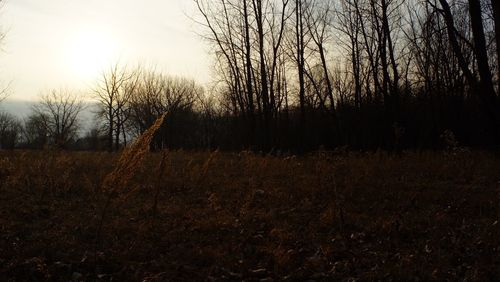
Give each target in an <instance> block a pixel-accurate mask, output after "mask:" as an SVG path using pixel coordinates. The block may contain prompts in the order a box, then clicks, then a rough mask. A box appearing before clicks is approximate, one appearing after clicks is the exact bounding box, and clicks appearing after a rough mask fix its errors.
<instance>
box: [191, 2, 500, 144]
mask: <svg viewBox="0 0 500 282" xmlns="http://www.w3.org/2000/svg"><path fill="white" fill-rule="evenodd" d="M195 2H196V4H197V5H198V8H199V11H200V14H201V16H202V18H203V21H202V23H201V24H202V25H204V27H205V30H206V33H205V35H206V39H207V40H209V41H210V42H211V43H212V46H213V51H214V52H213V53H214V56H215V58H216V61H217V64H216V66H217V71H218V74H219V78H220V84H219V91H218V92H219V93H220V94H221V95H222V97H221V105H222V106H223V107H224V108H225V109H226V110H227V113H228V116H231V117H232V118H233V123H234V128H233V130H234V131H233V132H234V133H235V134H233V136H235V138H240V142H239V143H240V144H245V145H247V146H249V147H255V146H256V147H260V148H267V149H269V148H282V147H291V148H305V149H309V148H316V147H318V146H321V145H324V146H327V147H334V146H338V145H349V146H351V147H357V148H379V147H385V148H396V149H399V148H403V147H420V148H421V147H437V146H439V145H440V143H441V141H440V139H441V136H442V134H443V132H453V133H454V134H455V135H456V136H457V138H458V139H459V140H460V141H461V142H462V143H464V144H466V145H472V146H482V147H485V146H487V147H491V146H495V147H496V146H497V144H500V143H499V139H498V130H499V124H500V123H499V120H500V119H499V108H498V102H497V100H498V93H497V85H498V80H499V75H498V73H499V71H500V69H499V63H498V60H499V58H500V57H499V53H500V44H499V43H498V40H499V37H498V36H497V34H498V33H499V32H500V24H499V21H500V12H499V7H498V6H500V4H499V3H498V1H482V2H481V1H480V0H456V1H455V0H452V1H446V0H424V1H420V0H419V1H416V0H337V1H329V0H251V1H250V0H196V1H195Z"/></svg>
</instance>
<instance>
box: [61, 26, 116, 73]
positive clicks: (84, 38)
mask: <svg viewBox="0 0 500 282" xmlns="http://www.w3.org/2000/svg"><path fill="white" fill-rule="evenodd" d="M66 50H67V54H66V56H67V58H66V62H67V63H68V64H69V67H70V68H71V69H72V71H73V73H74V74H75V75H76V76H77V77H78V78H79V79H83V80H88V79H92V78H95V77H96V76H97V75H99V73H100V72H101V71H102V70H103V69H105V68H106V67H108V66H109V65H111V64H112V63H113V60H115V59H116V43H115V41H114V40H113V38H112V36H111V35H110V34H106V33H104V32H102V31H99V30H91V29H88V30H81V31H78V32H76V33H74V34H73V35H72V36H71V37H70V39H69V40H68V46H67V49H66Z"/></svg>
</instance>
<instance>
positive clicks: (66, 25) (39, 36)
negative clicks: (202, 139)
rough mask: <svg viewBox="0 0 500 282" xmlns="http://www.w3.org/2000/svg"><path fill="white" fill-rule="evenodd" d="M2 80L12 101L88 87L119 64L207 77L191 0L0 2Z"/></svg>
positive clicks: (202, 79) (207, 61) (207, 62)
mask: <svg viewBox="0 0 500 282" xmlns="http://www.w3.org/2000/svg"><path fill="white" fill-rule="evenodd" d="M2 1H3V5H2V7H1V8H0V27H1V28H2V30H3V31H4V32H5V33H6V37H5V39H4V41H3V43H2V46H1V47H2V49H3V51H2V52H0V83H2V84H4V85H6V84H7V83H10V92H11V96H10V98H9V99H11V100H28V101H33V100H35V99H36V98H37V97H38V96H39V95H40V94H41V93H43V92H44V91H48V90H49V89H53V88H56V89H57V88H68V89H75V90H77V91H82V92H84V93H85V92H88V89H90V88H91V87H92V84H93V83H94V82H95V81H96V80H97V79H98V76H99V75H100V74H101V73H102V71H103V70H104V69H106V68H108V67H109V66H110V65H111V64H113V63H115V62H120V63H121V64H127V65H130V66H133V65H137V64H139V63H140V64H142V65H146V66H149V67H155V68H156V69H157V70H161V71H163V72H165V73H168V74H172V75H179V76H188V77H191V78H195V79H196V80H198V81H199V82H201V83H206V82H208V81H209V65H210V59H209V55H208V53H207V51H208V49H207V46H206V45H205V44H204V41H203V39H202V38H201V37H200V35H198V33H197V29H199V26H197V24H196V23H195V22H194V21H193V20H192V19H190V17H191V16H192V15H194V14H196V10H195V7H194V5H193V1H191V0H140V1H139V0H43V1H41V0H2Z"/></svg>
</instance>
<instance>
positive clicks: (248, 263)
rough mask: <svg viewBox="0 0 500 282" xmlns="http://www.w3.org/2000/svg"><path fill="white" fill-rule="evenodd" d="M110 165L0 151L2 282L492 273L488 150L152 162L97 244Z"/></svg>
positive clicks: (494, 165) (104, 159)
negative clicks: (396, 154)
mask: <svg viewBox="0 0 500 282" xmlns="http://www.w3.org/2000/svg"><path fill="white" fill-rule="evenodd" d="M164 154H166V157H165V155H164ZM117 157H118V156H117V155H115V154H110V153H64V152H51V153H47V152H10V153H8V152H3V153H1V158H0V159H1V162H0V180H1V181H0V183H1V186H0V189H1V190H0V191H1V193H0V228H1V232H0V249H1V250H2V252H1V254H0V279H1V280H3V281H9V280H10V281H14V280H15V281H35V280H37V281H45V280H52V281H68V280H69V279H73V280H75V281H77V280H88V281H91V280H92V281H93V280H94V279H97V280H99V281H111V279H113V281H116V280H120V281H121V280H136V281H137V280H144V281H165V280H173V281H197V280H203V281H206V280H216V281H235V280H246V281H259V280H260V281H271V279H274V281H278V280H288V281H304V280H308V279H312V280H315V281H331V280H346V281H347V280H349V279H356V280H358V279H359V280H362V281H367V280H405V281H409V280H417V279H419V280H460V279H467V280H470V281H486V280H495V279H497V278H498V277H499V275H500V272H499V268H498V265H499V263H500V261H499V258H500V240H499V238H500V229H499V228H500V224H499V223H498V219H499V206H498V200H499V199H498V197H499V190H498V189H499V186H498V185H499V184H498V183H499V181H500V179H499V175H500V171H499V169H500V163H499V160H498V158H497V157H495V156H492V155H490V154H488V153H482V152H467V151H466V150H455V151H447V152H444V153H432V152H427V153H412V152H408V153H404V154H402V155H401V156H399V157H398V156H394V155H389V154H387V153H384V152H377V153H355V152H341V151H338V152H317V153H314V154H309V155H307V156H303V157H295V156H283V157H276V156H264V155H255V154H252V153H250V152H242V153H239V154H237V153H218V152H213V153H202V152H184V151H170V152H162V153H155V154H147V156H146V158H145V161H144V163H143V164H142V165H141V166H139V167H136V168H134V169H133V170H132V171H129V172H130V173H132V176H133V178H131V180H130V181H129V182H128V183H126V184H125V185H124V186H120V187H115V190H114V192H115V193H116V195H115V196H113V201H112V202H111V205H109V210H108V213H107V216H106V219H105V220H104V224H103V225H102V232H101V237H100V239H99V241H98V242H99V244H98V245H96V233H97V229H98V226H99V223H100V218H101V214H102V208H103V206H104V204H105V202H106V201H107V198H108V194H107V193H106V190H104V188H103V186H102V185H101V184H102V183H103V181H104V179H105V178H106V175H107V174H108V173H110V172H111V171H112V169H113V167H114V166H115V165H114V163H116V162H117V161H118V159H117ZM162 159H163V161H162ZM121 177H125V175H122V176H121ZM159 179H160V180H159ZM117 184H124V183H123V182H117ZM157 191H159V194H157ZM155 201H156V202H157V203H156V205H157V206H156V209H155V208H154V206H155Z"/></svg>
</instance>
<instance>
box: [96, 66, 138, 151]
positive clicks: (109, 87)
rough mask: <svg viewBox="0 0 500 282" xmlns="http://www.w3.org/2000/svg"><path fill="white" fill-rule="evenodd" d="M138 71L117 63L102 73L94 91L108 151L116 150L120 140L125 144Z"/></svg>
mask: <svg viewBox="0 0 500 282" xmlns="http://www.w3.org/2000/svg"><path fill="white" fill-rule="evenodd" d="M139 73H140V69H139V68H137V69H136V70H134V71H131V70H129V69H127V68H126V67H122V66H121V65H119V64H118V63H117V64H115V65H113V66H112V67H111V68H110V69H109V70H108V71H107V72H104V73H103V74H102V76H101V79H100V80H99V81H98V83H97V86H96V88H95V89H94V91H93V93H94V95H93V97H94V98H95V99H96V100H97V103H98V107H99V110H98V116H99V117H101V118H102V119H103V120H104V126H105V128H106V131H107V137H108V138H107V139H108V150H109V151H113V150H118V149H119V147H120V140H121V138H123V141H124V142H126V139H127V138H126V133H125V124H126V122H127V121H128V119H129V116H130V109H129V102H130V99H131V97H132V95H133V93H134V91H135V89H136V87H137V83H138V76H139Z"/></svg>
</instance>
